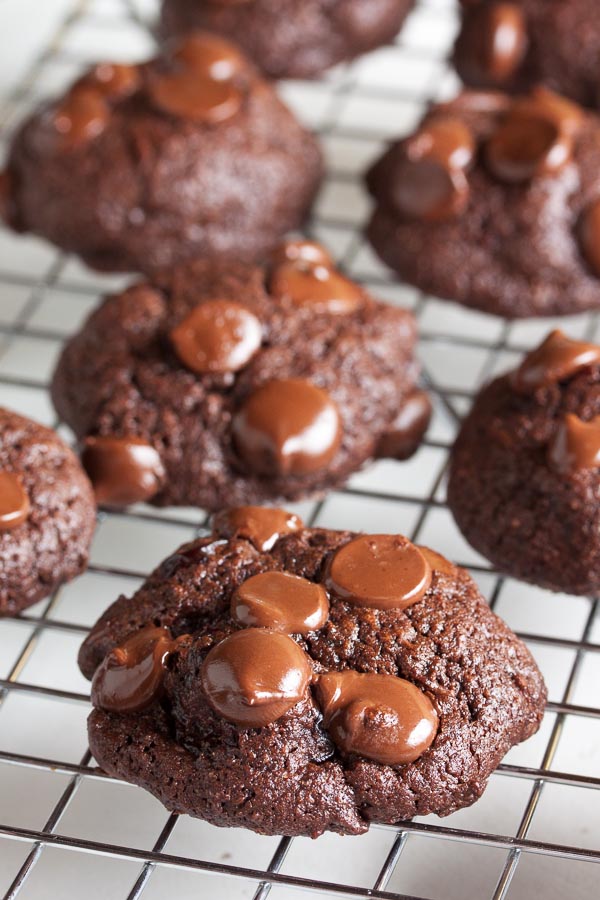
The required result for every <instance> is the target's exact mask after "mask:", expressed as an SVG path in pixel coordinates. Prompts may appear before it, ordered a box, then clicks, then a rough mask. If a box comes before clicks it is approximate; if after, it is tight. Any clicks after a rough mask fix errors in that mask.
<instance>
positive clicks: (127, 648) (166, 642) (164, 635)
mask: <svg viewBox="0 0 600 900" xmlns="http://www.w3.org/2000/svg"><path fill="white" fill-rule="evenodd" d="M174 647H175V642H174V641H173V639H172V637H171V634H170V632H169V630H168V629H167V628H152V627H150V628H143V629H142V630H141V631H139V632H138V633H137V634H135V635H134V636H133V637H131V638H130V639H129V640H128V641H125V643H124V644H121V645H120V646H119V647H116V648H115V649H114V650H111V652H110V653H108V654H107V656H105V658H104V660H103V661H102V663H101V664H100V665H99V666H98V668H97V669H96V673H95V675H94V679H93V681H92V703H93V705H94V706H96V707H98V708H100V709H106V710H108V711H109V712H120V713H127V712H137V711H139V710H141V709H145V708H146V707H148V706H150V705H151V704H152V703H153V702H154V701H155V700H156V699H157V698H158V697H160V695H161V693H162V686H163V678H164V673H165V667H166V662H167V659H168V658H169V655H170V654H171V653H172V651H173V649H174Z"/></svg>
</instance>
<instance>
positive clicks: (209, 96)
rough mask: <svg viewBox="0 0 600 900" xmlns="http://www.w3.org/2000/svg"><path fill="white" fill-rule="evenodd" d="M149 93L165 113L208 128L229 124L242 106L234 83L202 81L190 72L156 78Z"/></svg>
mask: <svg viewBox="0 0 600 900" xmlns="http://www.w3.org/2000/svg"><path fill="white" fill-rule="evenodd" d="M148 92H149V95H150V97H151V99H152V102H153V103H154V105H155V106H156V107H158V108H159V109H161V110H162V111H163V112H166V113H169V114H170V115H173V116H177V117H178V118H181V119H191V120H192V121H194V122H199V123H202V124H205V125H218V124H219V123H221V122H226V121H227V120H228V119H231V118H232V117H233V116H235V115H236V113H237V112H238V111H239V109H240V107H241V105H242V94H241V92H240V90H239V88H238V87H236V85H235V84H234V83H233V82H232V81H227V80H218V79H216V78H210V77H202V76H201V75H199V74H198V73H197V72H195V71H194V70H188V69H184V70H183V71H181V72H163V73H161V74H159V75H155V76H154V78H152V80H151V81H150V83H149V86H148Z"/></svg>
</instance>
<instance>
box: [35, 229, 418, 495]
mask: <svg viewBox="0 0 600 900" xmlns="http://www.w3.org/2000/svg"><path fill="white" fill-rule="evenodd" d="M415 330H416V329H415V322H414V319H413V317H412V315H411V314H410V313H408V312H406V311H405V310H402V309H395V308H392V307H389V306H387V305H385V304H383V303H380V302H377V301H376V300H374V299H373V298H372V297H370V296H369V295H368V294H367V293H366V292H365V291H363V290H362V289H361V288H360V287H359V286H358V285H356V284H355V283H354V282H352V281H349V280H348V279H346V278H344V277H343V276H342V275H341V274H340V273H339V272H338V271H337V270H336V269H335V268H334V266H333V263H332V262H331V260H330V259H329V257H328V256H327V255H326V253H325V251H324V250H323V249H322V248H320V247H319V246H318V245H315V244H312V243H310V242H302V241H292V242H288V243H286V244H285V245H283V246H282V249H280V251H279V252H278V255H277V256H276V257H275V258H274V259H273V262H272V263H271V264H270V266H268V267H265V268H258V267H252V266H248V265H242V264H241V263H238V264H230V265H227V266H223V265H220V264H214V263H209V262H196V263H191V264H189V265H187V266H185V267H182V268H179V269H177V270H175V271H174V272H170V273H163V274H161V275H159V276H157V277H156V279H155V281H154V282H153V283H152V284H149V283H148V284H140V285H135V286H133V287H132V288H130V289H129V290H127V291H125V292H124V293H123V294H120V295H118V296H114V297H110V298H108V299H107V300H106V301H105V302H104V304H103V305H102V306H101V307H100V308H99V309H98V310H97V311H96V312H94V313H93V315H92V316H91V317H90V319H89V320H88V322H87V324H86V325H85V326H84V327H83V329H82V331H81V332H80V333H79V334H78V335H76V336H75V337H74V338H73V339H72V340H71V341H70V342H69V344H67V347H66V349H65V351H64V352H63V355H62V358H61V360H60V362H59V364H58V368H57V371H56V373H55V376H54V380H53V385H52V395H53V399H54V403H55V405H56V408H57V410H58V411H59V412H60V415H61V417H62V418H63V419H64V420H65V421H66V422H68V423H69V424H70V425H71V427H72V428H73V429H74V431H75V433H76V434H77V436H78V437H79V438H80V439H81V440H82V442H83V443H84V451H83V462H84V465H85V466H86V468H87V470H88V472H89V473H90V475H91V478H92V481H93V482H94V486H95V488H96V493H97V497H98V501H99V503H101V504H108V505H115V506H122V505H126V504H128V503H132V502H135V501H137V500H150V501H151V502H153V503H157V504H159V505H162V504H178V505H197V506H200V507H203V508H205V509H210V510H218V509H220V508H221V507H223V506H228V505H232V504H245V503H256V502H262V501H266V500H275V499H276V498H281V497H285V498H287V499H299V498H301V497H306V496H310V495H315V494H320V493H322V492H324V491H326V490H328V489H330V488H332V487H334V486H336V485H340V484H342V483H343V482H344V481H345V480H346V479H347V478H348V476H349V475H350V474H351V473H352V472H354V471H355V470H356V469H358V468H360V466H362V464H363V463H365V462H366V461H367V460H368V459H369V458H371V457H373V456H376V455H378V454H379V453H380V452H381V453H383V454H384V455H386V456H394V457H396V458H398V459H404V458H406V457H407V456H409V455H410V454H411V453H413V452H414V451H415V449H416V448H417V446H418V444H419V442H420V440H421V438H422V436H423V433H424V431H425V428H426V427H427V423H428V419H429V412H430V406H429V401H428V399H427V396H426V395H424V394H423V393H422V392H421V391H419V390H418V389H417V388H416V386H415V381H416V378H417V375H418V364H417V362H416V360H415V358H414V356H413V351H414V343H415ZM380 447H381V450H380Z"/></svg>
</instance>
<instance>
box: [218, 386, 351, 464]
mask: <svg viewBox="0 0 600 900" xmlns="http://www.w3.org/2000/svg"><path fill="white" fill-rule="evenodd" d="M233 436H234V440H235V445H236V448H237V451H238V453H239V454H240V456H241V458H242V459H243V460H244V462H245V463H246V464H247V465H248V466H249V468H250V469H252V471H254V472H257V473H258V474H261V475H269V474H271V473H272V472H277V473H278V474H285V475H300V476H301V475H306V474H309V473H311V472H314V471H317V470H319V469H322V468H323V467H325V466H326V465H327V464H328V463H329V462H330V461H331V460H332V459H333V457H334V455H335V453H336V451H337V449H338V446H339V443H340V440H341V422H340V415H339V412H338V409H337V407H336V405H335V403H334V402H333V401H332V400H331V398H330V397H329V395H328V394H327V393H326V392H325V391H324V390H322V389H321V388H318V387H316V385H313V384H311V383H310V382H309V381H304V380H303V379H301V378H289V379H282V380H273V381H268V382H267V383H266V384H264V385H262V387H260V388H258V390H256V391H255V392H254V393H253V394H251V395H250V397H249V398H248V399H247V400H246V402H245V404H244V405H243V406H242V408H241V409H240V411H239V412H238V413H237V414H236V416H235V418H234V420H233Z"/></svg>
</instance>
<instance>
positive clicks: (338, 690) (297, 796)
mask: <svg viewBox="0 0 600 900" xmlns="http://www.w3.org/2000/svg"><path fill="white" fill-rule="evenodd" d="M79 663H80V666H81V670H82V672H83V673H84V674H85V675H86V676H87V677H88V678H92V677H93V682H92V701H93V704H94V706H95V709H94V711H93V712H92V714H91V716H90V719H89V738H90V747H91V749H92V752H93V754H94V756H95V758H96V759H97V760H98V762H99V764H100V765H101V766H102V768H103V769H105V770H106V771H107V772H109V773H110V774H113V775H115V776H118V777H120V778H124V779H126V780H127V781H130V782H133V783H134V784H138V785H140V786H142V787H144V788H146V789H147V790H149V791H151V792H152V793H153V794H154V795H155V796H156V797H158V798H159V799H160V800H161V801H162V802H163V803H164V804H165V805H166V806H167V807H168V808H169V809H171V810H174V811H176V812H180V813H189V814H191V815H194V816H199V817H201V818H204V819H207V820H208V821H209V822H212V823H213V824H215V825H228V826H243V827H246V828H251V829H252V830H254V831H258V832H261V833H263V834H287V835H310V836H312V837H316V836H317V835H319V834H321V833H322V832H323V831H326V830H331V831H337V832H341V833H343V834H359V833H361V832H364V831H366V830H367V828H368V827H369V824H370V823H371V822H381V823H395V822H398V821H401V820H403V819H408V818H410V817H412V816H415V815H426V814H428V813H432V812H433V813H437V814H438V815H447V814H448V813H451V812H453V811H454V810H457V809H460V808H461V807H464V806H468V805H469V804H471V803H473V802H474V801H475V800H476V799H477V798H478V797H479V796H480V795H481V793H482V792H483V790H484V789H485V786H486V783H487V780H488V778H489V776H490V774H491V772H492V771H493V770H494V769H495V768H496V766H497V765H498V763H499V762H500V760H501V759H502V757H503V756H504V754H505V753H506V752H507V751H508V749H509V748H510V747H511V746H513V745H514V744H516V743H518V742H519V741H522V740H524V739H525V738H527V737H529V736H530V735H531V734H533V733H534V732H535V731H536V730H537V728H538V726H539V723H540V721H541V718H542V714H543V709H544V703H545V697H546V692H545V687H544V683H543V680H542V676H541V675H540V672H539V671H538V669H537V667H536V665H535V662H534V660H533V659H532V657H531V655H530V653H529V651H528V650H527V648H526V647H525V645H524V644H523V643H522V642H521V641H520V640H518V638H517V637H516V636H515V635H514V634H513V633H512V632H511V631H510V629H509V628H508V627H507V626H506V625H505V624H504V623H503V622H502V621H501V620H500V619H499V618H498V617H497V616H496V615H494V613H492V612H491V610H490V608H489V606H488V605H487V603H486V602H485V600H484V599H483V598H482V597H481V595H480V593H479V591H478V589H477V586H476V585H475V583H474V581H473V580H472V579H471V577H470V576H469V575H468V573H467V572H465V571H464V570H463V569H459V568H457V567H456V566H454V565H452V563H450V562H448V560H446V559H444V558H443V557H441V556H440V555H439V554H437V553H435V552H433V551H432V550H428V549H427V548H424V547H417V546H415V545H413V544H412V543H411V542H410V541H409V540H407V539H406V538H405V537H402V536H401V535H356V534H352V533H350V532H343V531H328V530H325V529H319V528H304V527H303V525H302V523H301V522H300V521H299V520H298V518H297V517H295V516H292V515H289V514H286V513H284V512H283V510H269V509H264V508H263V509H256V508H255V509H237V510H233V511H232V512H231V513H223V514H220V515H219V516H218V517H217V519H216V520H215V522H214V528H213V534H212V535H211V536H210V537H207V538H204V539H201V540H196V541H194V542H193V543H190V544H187V545H185V546H183V547H181V548H180V549H179V550H178V551H177V552H176V553H175V554H174V555H173V556H171V557H169V558H168V559H167V560H165V561H164V562H163V564H162V565H161V566H159V568H158V569H157V570H156V571H155V572H154V573H153V574H152V575H151V576H150V578H149V579H148V580H147V581H146V583H145V584H144V585H143V586H142V587H141V588H140V589H139V591H138V592H137V593H136V594H135V595H134V597H133V598H131V599H128V598H126V597H121V598H120V599H118V600H117V601H116V603H114V604H113V605H112V606H111V607H110V608H109V609H108V610H107V612H106V613H105V614H104V615H103V616H102V618H101V619H100V620H99V622H98V623H97V624H96V626H95V627H94V628H93V629H92V631H91V633H90V635H89V637H88V638H87V639H86V641H85V643H84V644H83V646H82V648H81V652H80V655H79Z"/></svg>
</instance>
